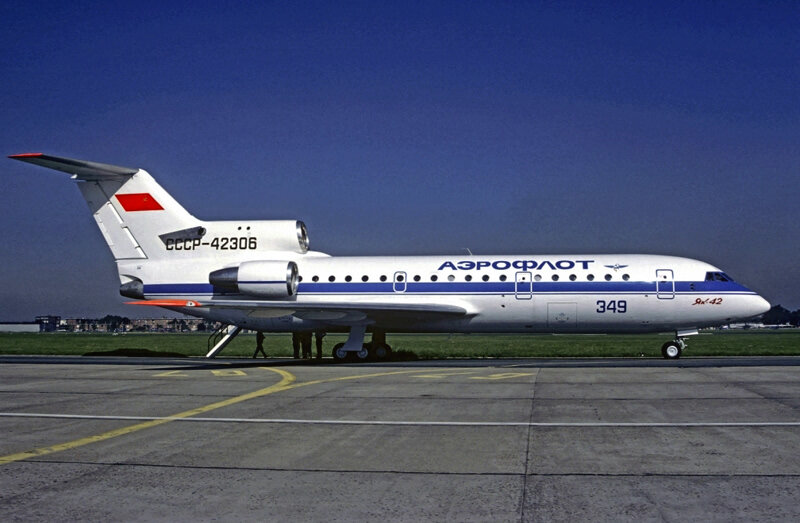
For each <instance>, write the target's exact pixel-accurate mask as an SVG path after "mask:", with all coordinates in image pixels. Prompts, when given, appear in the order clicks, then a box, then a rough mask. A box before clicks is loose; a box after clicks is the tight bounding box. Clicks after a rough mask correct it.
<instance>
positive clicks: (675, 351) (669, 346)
mask: <svg viewBox="0 0 800 523" xmlns="http://www.w3.org/2000/svg"><path fill="white" fill-rule="evenodd" d="M681 352H683V347H681V344H680V343H678V342H677V341H668V342H667V343H665V344H664V345H662V346H661V354H662V355H663V356H664V358H665V359H668V360H677V359H678V358H680V357H681Z"/></svg>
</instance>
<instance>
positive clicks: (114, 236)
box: [9, 153, 201, 262]
mask: <svg viewBox="0 0 800 523" xmlns="http://www.w3.org/2000/svg"><path fill="white" fill-rule="evenodd" d="M9 158H12V159H14V160H20V161H23V162H27V163H32V164H35V165H40V166H42V167H47V168H50V169H56V170H58V171H63V172H66V173H69V174H71V175H72V178H73V179H74V180H77V181H78V182H79V183H78V187H79V188H80V190H81V193H82V194H83V197H84V198H85V199H86V202H87V203H88V204H89V209H90V210H91V211H92V215H93V216H94V219H95V221H96V222H97V226H98V227H99V228H100V231H101V232H102V233H103V237H104V238H105V240H106V243H108V246H109V248H110V249H111V252H112V253H113V255H114V259H115V260H117V261H118V262H119V261H122V260H143V259H151V260H153V259H156V258H159V257H163V256H164V255H165V254H164V253H165V251H164V248H163V244H161V245H160V244H159V242H161V241H163V239H162V237H163V236H165V235H170V233H174V232H177V231H187V230H188V229H191V228H192V227H195V228H197V227H198V226H199V225H200V224H201V221H200V220H198V219H197V218H194V217H193V216H192V215H191V214H189V213H188V212H187V211H186V209H184V208H183V207H182V206H181V205H180V204H179V203H178V202H177V201H175V199H174V198H172V196H170V195H169V193H167V191H165V190H164V188H163V187H161V186H160V185H159V184H158V183H156V181H155V180H154V179H153V177H152V176H150V174H148V173H147V171H144V170H143V169H131V168H128V167H118V166H115V165H107V164H103V163H96V162H87V161H84V160H73V159H70V158H60V157H58V156H49V155H45V154H42V153H30V154H18V155H13V156H9Z"/></svg>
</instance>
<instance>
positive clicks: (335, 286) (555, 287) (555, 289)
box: [144, 281, 755, 296]
mask: <svg viewBox="0 0 800 523" xmlns="http://www.w3.org/2000/svg"><path fill="white" fill-rule="evenodd" d="M403 285H405V291H404V292H402V294H514V293H515V292H516V289H517V284H516V283H515V282H513V281H510V282H509V281H506V282H497V281H494V282H492V281H489V282H482V281H479V282H449V281H444V282H413V281H412V282H399V283H398V284H397V287H398V288H399V289H402V288H403ZM527 288H528V284H519V290H520V292H525V291H526V290H527ZM394 289H395V284H394V283H392V282H374V283H373V282H349V283H346V282H342V283H338V282H334V283H321V282H320V283H301V284H299V285H298V287H297V294H400V293H401V292H398V291H395V290H394ZM670 291H671V289H670V290H668V291H667V292H670ZM655 292H656V283H655V282H639V281H627V282H625V281H610V282H609V281H593V282H587V281H575V282H573V281H559V282H553V281H547V282H545V281H535V282H533V293H534V294H559V293H564V294H573V293H582V294H592V293H597V294H609V293H626V294H646V293H655ZM662 292H664V291H663V289H662ZM675 292H676V293H679V294H713V293H715V292H718V293H732V292H733V293H746V294H755V293H753V291H751V290H749V289H747V288H746V287H744V286H742V285H739V284H738V283H736V282H719V281H698V282H686V281H676V282H675ZM144 293H145V294H147V295H156V294H161V295H206V296H207V295H210V294H215V295H222V296H232V295H237V293H233V292H230V291H228V290H226V289H222V288H220V287H214V286H213V285H211V284H210V283H159V284H149V285H145V286H144Z"/></svg>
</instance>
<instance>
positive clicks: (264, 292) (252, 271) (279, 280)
mask: <svg viewBox="0 0 800 523" xmlns="http://www.w3.org/2000/svg"><path fill="white" fill-rule="evenodd" d="M208 281H209V283H211V285H214V286H215V287H222V288H223V289H230V290H232V291H234V292H239V293H241V294H247V295H249V296H257V297H259V298H270V299H276V298H288V297H290V296H294V293H295V292H297V281H298V271H297V264H296V263H295V262H292V261H290V262H287V261H271V260H265V261H247V262H243V263H241V264H239V266H238V267H227V268H225V269H219V270H217V271H214V272H212V273H211V274H209V275H208Z"/></svg>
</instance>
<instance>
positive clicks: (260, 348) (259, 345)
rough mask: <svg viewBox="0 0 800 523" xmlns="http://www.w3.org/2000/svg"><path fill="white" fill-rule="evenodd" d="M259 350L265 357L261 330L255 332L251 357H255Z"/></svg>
mask: <svg viewBox="0 0 800 523" xmlns="http://www.w3.org/2000/svg"><path fill="white" fill-rule="evenodd" d="M259 352H260V353H261V354H262V355H263V356H264V357H265V358H266V357H267V353H266V352H264V333H263V332H261V331H258V332H257V333H256V351H255V352H254V353H253V358H257V357H258V353H259Z"/></svg>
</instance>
